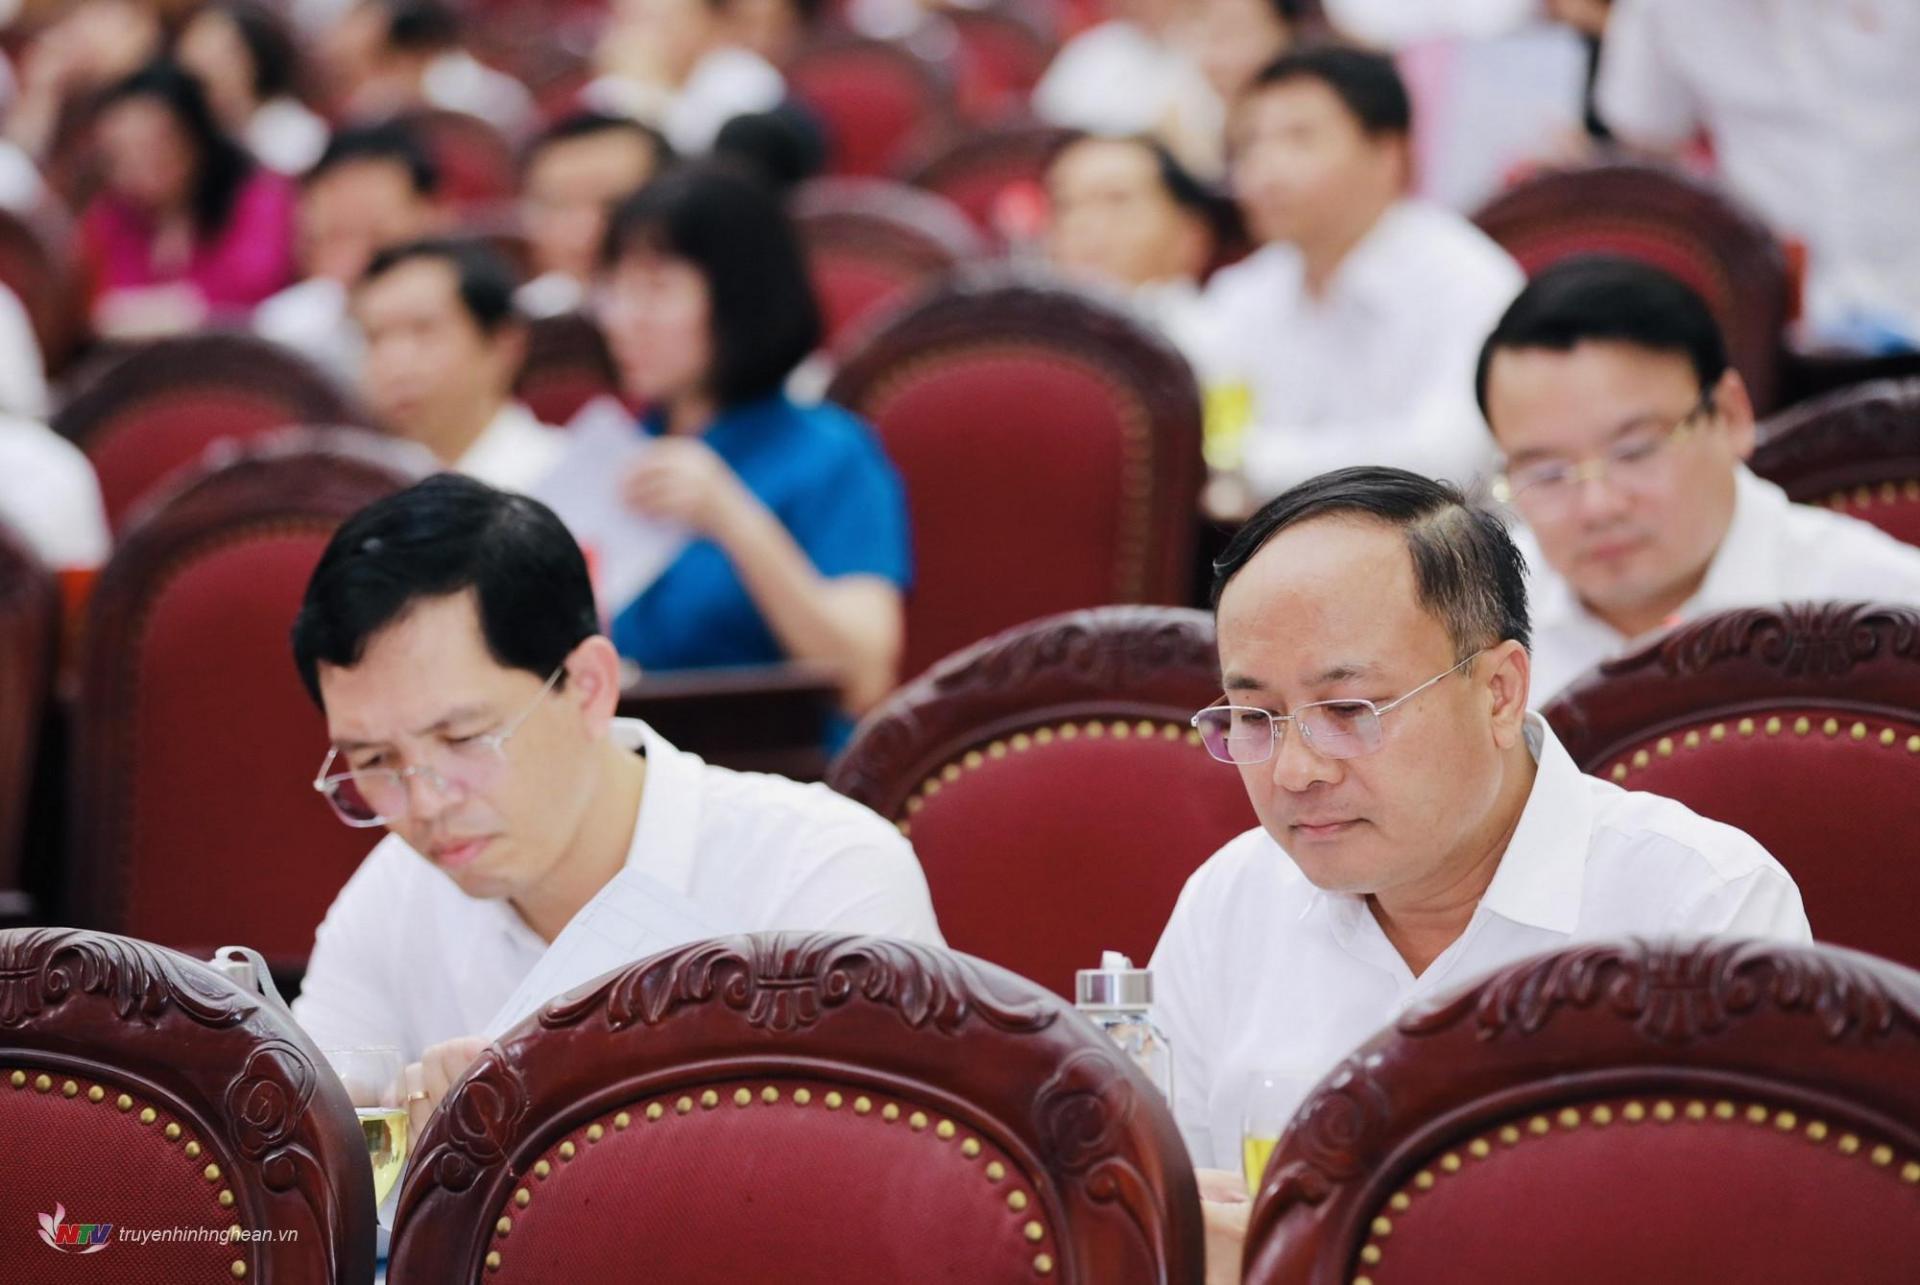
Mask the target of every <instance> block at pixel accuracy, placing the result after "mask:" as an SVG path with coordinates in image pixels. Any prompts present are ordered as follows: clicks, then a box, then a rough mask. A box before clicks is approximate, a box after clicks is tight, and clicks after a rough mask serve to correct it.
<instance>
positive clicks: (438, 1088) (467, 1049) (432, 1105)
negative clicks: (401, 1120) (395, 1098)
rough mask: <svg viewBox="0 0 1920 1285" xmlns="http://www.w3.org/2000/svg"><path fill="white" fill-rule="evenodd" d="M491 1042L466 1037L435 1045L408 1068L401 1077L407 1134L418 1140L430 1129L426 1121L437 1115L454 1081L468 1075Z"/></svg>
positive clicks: (472, 1036)
mask: <svg viewBox="0 0 1920 1285" xmlns="http://www.w3.org/2000/svg"><path fill="white" fill-rule="evenodd" d="M487 1045H488V1041H486V1040H483V1039H481V1038H480V1037H479V1036H477V1035H463V1036H461V1037H460V1038H459V1039H457V1040H448V1041H447V1042H446V1043H444V1044H436V1045H434V1046H433V1047H432V1048H430V1049H428V1050H427V1051H426V1052H425V1053H422V1054H421V1055H420V1060H419V1061H418V1062H415V1063H413V1064H412V1065H410V1066H408V1067H407V1069H406V1073H405V1074H404V1075H402V1076H401V1083H402V1085H403V1086H404V1087H405V1089H406V1107H407V1133H408V1136H409V1137H413V1138H417V1137H419V1136H420V1133H421V1131H422V1130H423V1129H425V1128H426V1127H427V1117H428V1116H431V1115H432V1114H433V1113H434V1110H435V1109H436V1108H437V1107H438V1106H439V1105H440V1102H441V1099H443V1098H445V1097H446V1096H447V1091H448V1090H449V1089H451V1088H453V1084H454V1081H456V1080H458V1079H459V1078H460V1077H461V1076H462V1075H465V1074H466V1071H467V1068H468V1067H470V1066H472V1065H473V1062H474V1059H475V1058H477V1057H479V1056H480V1055H481V1054H482V1053H484V1052H486V1050H487Z"/></svg>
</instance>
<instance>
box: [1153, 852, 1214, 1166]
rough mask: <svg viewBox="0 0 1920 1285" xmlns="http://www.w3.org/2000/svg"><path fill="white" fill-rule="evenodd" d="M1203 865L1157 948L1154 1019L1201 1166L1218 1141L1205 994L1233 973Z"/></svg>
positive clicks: (1183, 1128) (1185, 1133)
mask: <svg viewBox="0 0 1920 1285" xmlns="http://www.w3.org/2000/svg"><path fill="white" fill-rule="evenodd" d="M1205 876H1206V867H1204V866H1203V867H1202V868H1201V869H1200V870H1199V871H1198V872H1196V873H1195V874H1194V875H1193V877H1192V878H1190V879H1188V880H1187V886H1186V887H1185V888H1183V889H1181V890H1180V900H1179V901H1178V902H1177V903H1175V905H1174V907H1173V915H1172V917H1171V918H1169V919H1168V920H1167V927H1166V930H1165V931H1164V932H1162V933H1161V934H1160V944H1159V945H1157V946H1155V947H1154V948H1153V961H1152V962H1151V963H1150V964H1149V965H1148V967H1149V968H1150V969H1152V971H1153V1022H1154V1025H1156V1026H1158V1027H1159V1028H1160V1031H1161V1033H1162V1034H1163V1035H1165V1036H1166V1037H1167V1042H1168V1043H1169V1044H1170V1045H1172V1047H1173V1117H1174V1120H1175V1121H1176V1122H1177V1123H1178V1124H1179V1126H1180V1136H1181V1137H1182V1138H1184V1139H1185V1140H1186V1143H1187V1152H1188V1154H1189V1155H1190V1156H1192V1158H1193V1162H1194V1164H1195V1165H1196V1166H1198V1167H1200V1168H1206V1167H1208V1166H1209V1165H1210V1164H1211V1163H1212V1162H1213V1157H1214V1142H1213V1138H1212V1132H1211V1128H1210V1126H1209V1124H1208V1111H1209V1103H1210V1102H1211V1101H1212V1098H1213V1079H1212V1076H1211V1074H1210V1070H1211V1060H1210V1059H1211V1053H1212V1041H1211V1039H1210V1035H1209V1032H1210V1028H1211V1026H1212V1023H1211V1022H1210V1021H1209V1020H1208V1019H1209V1013H1208V1008H1207V997H1208V996H1210V995H1212V994H1213V993H1215V992H1216V991H1217V990H1218V989H1219V988H1220V987H1221V986H1224V985H1228V984H1229V981H1230V979H1228V978H1226V977H1223V976H1221V975H1220V973H1219V971H1218V965H1217V963H1216V961H1215V960H1214V959H1213V957H1212V952H1211V951H1210V950H1209V949H1208V940H1209V938H1208V933H1207V922H1206V921H1207V920H1208V918H1209V916H1208V915H1207V914H1206V913H1205V912H1204V910H1203V909H1202V908H1201V906H1200V903H1201V902H1202V901H1204V899H1205V898H1204V893H1203V891H1202V890H1201V888H1200V885H1201V883H1202V881H1203V880H1204V878H1205Z"/></svg>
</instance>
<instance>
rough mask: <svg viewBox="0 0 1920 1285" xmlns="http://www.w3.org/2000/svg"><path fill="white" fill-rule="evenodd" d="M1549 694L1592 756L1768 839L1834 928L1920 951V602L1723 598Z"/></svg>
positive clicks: (1639, 783)
mask: <svg viewBox="0 0 1920 1285" xmlns="http://www.w3.org/2000/svg"><path fill="white" fill-rule="evenodd" d="M1544 712H1545V714H1546V716H1547V719H1548V721H1549V722H1551V723H1552V724H1553V727H1554V730H1555V731H1556V732H1557V733H1558V734H1559V736H1560V739H1561V741H1562V742H1563V743H1564V744H1565V745H1566V747H1567V750H1568V752H1569V753H1570V754H1572V756H1573V760H1574V762H1576V763H1578V764H1579V765H1580V767H1581V768H1582V770H1584V771H1587V772H1591V773H1592V774H1594V775H1595V776H1601V777H1605V778H1606V779H1608V780H1611V781H1615V782H1618V783H1619V784H1620V785H1622V786H1624V787H1626V788H1627V789H1631V790H1648V791H1651V792H1652V793H1655V794H1664V795H1667V796H1669V797H1671V798H1675V799H1678V800H1680V802H1682V803H1684V804H1686V805H1687V806H1688V807H1690V808H1692V809H1693V810H1694V811H1696V812H1699V813H1701V814H1703V815H1705V816H1710V817H1712V818H1714V819H1715V820H1716V821H1725V822H1727V823H1728V824H1730V825H1734V826H1737V827H1739V828H1740V829H1742V830H1745V831H1746V832H1747V833H1748V834H1751V835H1752V836H1753V837H1754V838H1756V839H1758V840H1759V841H1760V842H1761V843H1762V844H1763V845H1765V847H1766V848H1767V850H1768V851H1769V852H1771V853H1773V855H1774V856H1775V857H1777V858H1779V860H1780V862H1781V864H1782V865H1784V866H1786V868H1787V870H1788V872H1789V873H1790V874H1792V875H1793V877H1794V880H1795V882H1797V883H1798V884H1799V885H1800V893H1801V896H1802V897H1803V898H1804V900H1805V902H1806V908H1807V917H1808V919H1810V920H1811V921H1812V923H1813V931H1814V934H1815V935H1816V936H1817V937H1819V938H1820V939H1821V940H1822V941H1832V942H1837V943H1839V944H1840V945H1843V946H1852V947H1855V948H1857V949H1860V950H1869V951H1872V952H1874V953H1875V954H1878V955H1885V956H1887V957H1888V958H1890V959H1897V960H1900V961H1901V962H1903V963H1907V964H1913V965H1920V934H1916V932H1915V929H1914V917H1913V907H1914V906H1915V904H1916V903H1917V902H1920V861H1916V860H1915V859H1914V852H1915V848H1914V836H1915V835H1916V834H1920V612H1916V611H1913V610H1911V609H1908V608H1905V607H1877V606H1871V605H1868V604H1865V603H1830V604H1797V605H1791V606H1785V607H1779V608H1768V609H1764V610H1748V611H1730V612H1726V613H1723V614H1720V615H1716V616H1709V617H1707V618H1705V619H1703V620H1699V621H1696V622H1694V623H1693V624H1689V625H1685V626H1682V627H1681V628H1678V629H1675V630H1673V631H1671V632H1670V633H1668V634H1666V635H1665V636H1664V637H1662V638H1660V639H1658V640H1656V641H1655V642H1653V643H1650V644H1648V645H1647V646H1646V647H1644V648H1642V649H1641V650H1639V651H1637V652H1635V653H1633V654H1631V655H1628V656H1624V657H1621V658H1619V659H1617V660H1614V661H1611V662H1609V663H1607V664H1605V665H1602V666H1601V667H1600V668H1599V669H1598V670H1596V671H1594V672H1593V673H1592V674H1590V675H1588V676H1587V677H1586V678H1585V679H1583V680H1582V681H1580V682H1579V683H1577V684H1576V685H1575V686H1573V687H1572V688H1570V689H1569V690H1568V691H1566V692H1564V693H1563V694H1562V695H1561V696H1560V697H1559V698H1558V699H1556V700H1555V701H1554V702H1553V703H1552V704H1551V705H1549V706H1548V707H1547V709H1546V710H1545V711H1544Z"/></svg>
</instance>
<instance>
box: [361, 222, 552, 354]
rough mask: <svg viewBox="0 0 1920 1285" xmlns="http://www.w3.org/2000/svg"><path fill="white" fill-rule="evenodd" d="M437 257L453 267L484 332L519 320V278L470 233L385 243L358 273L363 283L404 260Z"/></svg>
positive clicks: (462, 298)
mask: <svg viewBox="0 0 1920 1285" xmlns="http://www.w3.org/2000/svg"><path fill="white" fill-rule="evenodd" d="M421 259H437V260H439V261H441V262H442V263H445V264H447V265H448V266H449V267H451V268H452V269H453V274H454V277H455V279H456V280H457V281H458V282H459V286H460V302H461V303H463V304H464V305H466V309H467V312H468V314H469V315H470V316H472V318H473V323H474V324H475V325H476V326H478V327H480V330H481V332H482V333H484V334H489V335H491V334H494V333H495V332H497V331H498V330H499V329H500V328H501V327H502V326H506V325H511V324H514V323H516V322H518V321H520V320H521V317H520V313H519V310H518V309H517V308H516V306H515V304H514V299H513V296H514V292H515V291H516V290H518V289H519V288H520V280H519V278H518V277H516V276H515V275H514V271H513V267H512V265H511V264H509V263H508V262H507V260H506V258H505V256H503V255H502V254H501V253H500V252H499V251H498V250H496V249H494V248H493V247H492V246H490V245H488V244H487V243H486V242H485V241H481V240H477V239H475V238H473V237H422V238H421V239H419V240H417V241H403V242H401V243H400V244H399V245H392V246H388V247H387V248H386V249H384V250H382V251H380V252H379V253H378V254H376V255H374V256H373V262H371V263H369V264H368V265H367V270H366V271H365V272H364V273H362V274H361V276H360V284H361V285H363V286H364V285H366V284H367V283H368V282H370V281H373V280H375V279H377V278H379V277H382V276H385V275H386V274H387V273H389V272H391V271H393V270H394V269H395V268H397V267H399V266H400V265H402V264H404V263H413V262H415V261H417V260H421Z"/></svg>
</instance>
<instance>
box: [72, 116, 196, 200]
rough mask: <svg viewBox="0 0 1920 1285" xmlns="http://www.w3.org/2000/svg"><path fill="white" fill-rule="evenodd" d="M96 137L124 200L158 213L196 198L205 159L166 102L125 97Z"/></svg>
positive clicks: (113, 186) (106, 170)
mask: <svg viewBox="0 0 1920 1285" xmlns="http://www.w3.org/2000/svg"><path fill="white" fill-rule="evenodd" d="M95 139H96V141H97V146H98V147H99V149H100V160H101V167H102V171H103V174H104V177H105V180H106V185H107V187H108V189H109V190H111V191H112V192H113V193H114V194H115V195H117V196H119V197H120V198H121V199H122V200H125V201H127V202H129V203H130V204H132V205H134V206H136V207H138V208H140V209H142V210H146V211H149V212H153V213H164V212H171V211H177V210H182V209H184V208H186V206H187V205H188V203H189V202H190V201H191V200H192V198H193V185H194V181H195V179H196V177H197V174H198V169H199V157H198V156H197V155H196V154H195V152H194V148H193V143H192V142H191V141H190V140H189V139H188V137H187V132H186V129H185V128H184V127H183V126H182V125H181V124H180V122H179V121H178V120H177V119H176V118H175V117H174V114H173V111H172V109H171V108H169V107H168V106H167V105H166V104H164V103H162V102H160V101H159V100H158V99H153V98H125V99H122V100H120V101H119V102H117V103H115V104H114V105H113V106H111V107H109V108H107V110H106V111H105V112H103V113H102V114H101V116H100V120H99V123H98V125H97V126H96V132H95Z"/></svg>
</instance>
